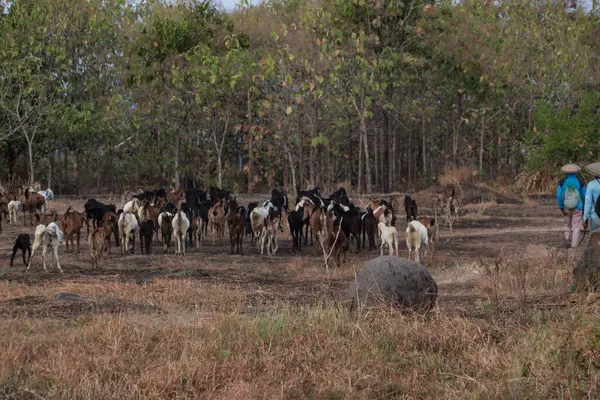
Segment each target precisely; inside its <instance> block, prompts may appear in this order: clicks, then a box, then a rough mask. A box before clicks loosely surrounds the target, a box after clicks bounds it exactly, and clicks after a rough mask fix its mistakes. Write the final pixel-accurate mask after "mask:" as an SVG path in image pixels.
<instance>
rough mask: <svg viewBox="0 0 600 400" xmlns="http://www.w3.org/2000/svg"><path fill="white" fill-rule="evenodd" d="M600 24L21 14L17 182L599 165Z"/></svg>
mask: <svg viewBox="0 0 600 400" xmlns="http://www.w3.org/2000/svg"><path fill="white" fill-rule="evenodd" d="M599 11H600V10H597V9H592V10H583V9H580V8H579V9H577V8H567V7H566V6H565V4H564V2H559V1H554V0H536V1H528V2H526V1H511V0H500V1H480V0H463V1H459V2H456V1H451V0H439V1H427V0H344V1H342V0H332V1H324V0H317V1H312V0H311V1H308V0H271V1H268V2H265V3H262V4H259V5H250V4H249V3H248V2H247V1H242V2H241V3H240V4H239V5H238V7H237V8H236V9H235V10H233V11H230V12H227V11H223V10H220V9H218V8H216V7H215V6H214V5H213V4H212V3H211V2H209V1H196V0H192V1H190V0H188V1H183V0H182V1H161V0H150V1H142V2H130V1H126V0H84V1H57V0H35V1H33V0H19V1H15V2H13V3H12V5H11V6H10V7H9V8H8V9H7V10H5V12H4V14H1V15H0V33H1V36H2V38H4V40H2V41H0V68H1V71H0V139H1V140H2V151H1V152H0V157H2V159H3V161H4V162H3V163H2V166H3V167H2V170H1V172H2V176H3V177H4V179H7V180H22V181H25V182H28V181H33V180H39V181H42V183H43V185H44V186H45V185H46V184H49V185H52V186H53V189H55V190H56V191H57V192H58V193H64V194H67V193H81V192H85V191H87V192H94V193H101V192H105V193H108V192H112V193H115V192H120V191H122V189H123V187H124V186H129V187H143V186H157V185H175V186H190V185H191V186H195V187H206V186H208V185H219V186H224V187H228V188H230V189H231V188H233V187H234V185H236V186H237V187H238V190H240V191H257V190H267V189H271V188H273V187H274V186H276V185H279V184H281V185H284V186H286V187H288V188H296V187H308V186H313V185H319V186H321V187H324V188H333V187H335V186H337V185H340V184H345V185H352V186H353V187H355V188H356V189H357V190H358V191H360V192H372V191H384V192H389V191H399V190H406V189H408V188H411V187H416V186H420V185H426V184H429V183H431V182H434V181H435V180H436V178H437V176H439V175H440V174H443V173H444V171H446V169H447V168H450V167H460V166H464V167H469V168H471V169H473V170H477V171H478V173H479V174H480V176H481V177H483V178H487V179H494V178H496V177H498V176H515V175H517V174H519V173H521V172H524V173H527V172H538V171H543V173H544V174H549V175H552V174H555V173H556V171H557V169H558V167H559V166H560V165H561V164H564V163H567V162H579V163H585V162H593V161H598V159H600V144H599V143H600V140H599V139H600V110H599V108H600V97H599V89H600V65H599V64H600V63H599V62H598V58H599V56H600V43H599V41H598V40H597V39H598V37H600V19H599V16H600V13H599Z"/></svg>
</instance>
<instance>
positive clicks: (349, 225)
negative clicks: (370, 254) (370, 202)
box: [327, 201, 362, 253]
mask: <svg viewBox="0 0 600 400" xmlns="http://www.w3.org/2000/svg"><path fill="white" fill-rule="evenodd" d="M327 211H328V212H332V213H334V214H335V216H336V219H337V220H339V219H342V231H343V232H344V233H345V234H346V236H347V237H348V239H350V238H353V239H354V240H355V241H356V252H357V253H360V234H361V231H362V220H361V218H360V217H361V216H360V211H359V210H358V209H357V208H356V207H355V206H354V205H350V206H345V205H342V204H338V203H336V202H334V201H331V204H330V205H329V207H328V209H327Z"/></svg>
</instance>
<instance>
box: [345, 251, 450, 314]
mask: <svg viewBox="0 0 600 400" xmlns="http://www.w3.org/2000/svg"><path fill="white" fill-rule="evenodd" d="M437 293H438V287H437V284H436V283H435V281H434V280H433V278H432V277H431V274H430V273H429V271H428V270H427V268H425V267H424V266H422V265H421V264H419V263H417V262H415V261H411V260H407V259H406V258H399V257H396V256H384V257H378V258H375V259H374V260H371V261H369V263H368V264H367V265H366V266H365V267H364V268H363V269H362V270H361V271H360V272H359V273H358V274H357V276H356V279H355V280H354V281H353V282H352V283H351V284H350V286H349V287H348V291H347V292H346V297H347V300H348V303H349V306H350V310H355V309H357V308H358V305H359V304H360V306H365V305H366V306H370V305H376V304H382V303H384V304H392V305H394V306H396V307H401V308H408V309H412V310H414V311H427V310H429V309H430V308H432V307H433V306H434V305H435V302H436V299H437Z"/></svg>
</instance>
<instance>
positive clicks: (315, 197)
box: [296, 186, 321, 204]
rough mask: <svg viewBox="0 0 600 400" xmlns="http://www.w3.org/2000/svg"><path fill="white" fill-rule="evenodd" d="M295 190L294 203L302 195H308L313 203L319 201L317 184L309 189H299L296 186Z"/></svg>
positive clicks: (298, 200) (319, 193)
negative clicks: (296, 193)
mask: <svg viewBox="0 0 600 400" xmlns="http://www.w3.org/2000/svg"><path fill="white" fill-rule="evenodd" d="M297 192H298V195H297V196H296V204H298V203H299V202H300V199H301V198H302V197H308V198H309V199H311V200H312V202H313V203H315V204H320V203H321V189H320V188H319V187H318V186H317V187H315V188H314V189H311V190H300V188H298V189H297Z"/></svg>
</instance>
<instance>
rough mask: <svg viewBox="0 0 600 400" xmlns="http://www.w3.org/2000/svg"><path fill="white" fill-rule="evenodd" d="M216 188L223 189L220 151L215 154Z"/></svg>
mask: <svg viewBox="0 0 600 400" xmlns="http://www.w3.org/2000/svg"><path fill="white" fill-rule="evenodd" d="M217 186H218V187H219V188H223V165H222V161H221V149H219V151H218V152H217Z"/></svg>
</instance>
